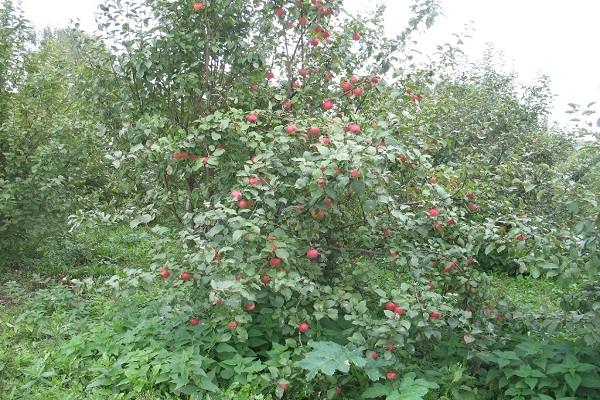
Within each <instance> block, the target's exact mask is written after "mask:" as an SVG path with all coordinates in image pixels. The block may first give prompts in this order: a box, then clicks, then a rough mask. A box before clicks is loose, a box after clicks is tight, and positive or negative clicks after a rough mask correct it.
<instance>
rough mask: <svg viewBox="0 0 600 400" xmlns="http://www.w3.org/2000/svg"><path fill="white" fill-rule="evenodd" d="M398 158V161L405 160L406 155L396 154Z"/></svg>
mask: <svg viewBox="0 0 600 400" xmlns="http://www.w3.org/2000/svg"><path fill="white" fill-rule="evenodd" d="M398 158H399V159H400V161H406V156H405V155H404V154H398Z"/></svg>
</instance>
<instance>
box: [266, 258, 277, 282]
mask: <svg viewBox="0 0 600 400" xmlns="http://www.w3.org/2000/svg"><path fill="white" fill-rule="evenodd" d="M269 264H271V265H272V266H274V267H279V266H280V265H281V259H279V258H277V257H275V258H271V260H270V261H269ZM269 279H271V278H269ZM261 280H262V278H261ZM267 282H268V281H267Z"/></svg>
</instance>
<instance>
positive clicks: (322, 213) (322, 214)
mask: <svg viewBox="0 0 600 400" xmlns="http://www.w3.org/2000/svg"><path fill="white" fill-rule="evenodd" d="M310 215H312V217H313V218H314V219H323V217H325V213H324V212H323V211H319V212H318V213H316V212H315V211H312V212H311V213H310Z"/></svg>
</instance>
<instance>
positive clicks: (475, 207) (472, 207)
mask: <svg viewBox="0 0 600 400" xmlns="http://www.w3.org/2000/svg"><path fill="white" fill-rule="evenodd" d="M468 207H469V210H471V211H475V210H477V204H472V203H471V204H469V206H468Z"/></svg>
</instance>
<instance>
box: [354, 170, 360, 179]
mask: <svg viewBox="0 0 600 400" xmlns="http://www.w3.org/2000/svg"><path fill="white" fill-rule="evenodd" d="M352 176H353V177H355V178H360V177H361V175H360V172H358V169H357V168H354V169H353V170H352Z"/></svg>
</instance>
